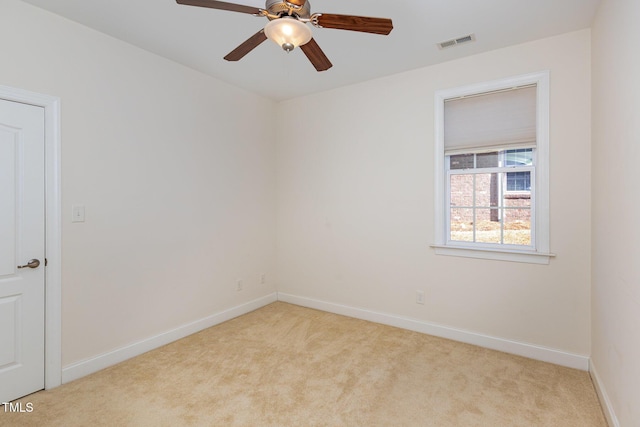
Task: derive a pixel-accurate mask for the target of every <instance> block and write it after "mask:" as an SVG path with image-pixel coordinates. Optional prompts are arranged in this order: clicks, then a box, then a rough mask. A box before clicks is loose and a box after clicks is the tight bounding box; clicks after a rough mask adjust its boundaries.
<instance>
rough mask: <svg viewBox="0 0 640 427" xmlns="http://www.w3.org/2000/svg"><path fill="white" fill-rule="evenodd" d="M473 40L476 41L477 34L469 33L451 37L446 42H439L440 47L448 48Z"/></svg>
mask: <svg viewBox="0 0 640 427" xmlns="http://www.w3.org/2000/svg"><path fill="white" fill-rule="evenodd" d="M473 41H476V36H475V34H469V35H468V36H462V37H458V38H457V39H451V40H447V41H444V42H440V43H438V48H440V49H446V48H449V47H453V46H457V45H459V44H462V43H469V42H473Z"/></svg>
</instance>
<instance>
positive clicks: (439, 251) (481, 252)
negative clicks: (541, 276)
mask: <svg viewBox="0 0 640 427" xmlns="http://www.w3.org/2000/svg"><path fill="white" fill-rule="evenodd" d="M431 247H432V248H434V249H435V251H436V255H446V256H458V257H464V258H479V259H490V260H497V261H511V262H524V263H529V264H549V260H550V259H551V258H553V257H555V256H556V255H555V254H552V253H541V252H533V251H517V250H508V249H492V248H481V247H478V248H471V247H467V246H452V245H447V246H445V245H431Z"/></svg>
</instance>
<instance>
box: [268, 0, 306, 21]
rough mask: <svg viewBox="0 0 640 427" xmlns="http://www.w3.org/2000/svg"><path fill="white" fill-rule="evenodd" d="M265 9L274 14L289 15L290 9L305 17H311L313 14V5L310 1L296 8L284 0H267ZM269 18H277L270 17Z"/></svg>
mask: <svg viewBox="0 0 640 427" xmlns="http://www.w3.org/2000/svg"><path fill="white" fill-rule="evenodd" d="M265 9H266V10H267V11H268V12H269V13H270V14H272V15H288V14H289V11H293V13H294V14H295V15H297V16H298V17H300V18H303V19H309V17H310V16H311V7H310V4H309V2H308V1H307V2H305V4H304V5H303V6H302V7H301V8H300V9H297V10H296V9H293V8H292V7H290V6H289V5H287V3H286V2H285V1H284V0H267V1H266V4H265ZM269 19H270V20H272V19H275V18H271V17H269Z"/></svg>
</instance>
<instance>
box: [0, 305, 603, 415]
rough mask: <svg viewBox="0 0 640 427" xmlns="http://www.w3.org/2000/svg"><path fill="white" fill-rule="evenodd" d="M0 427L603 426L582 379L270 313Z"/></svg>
mask: <svg viewBox="0 0 640 427" xmlns="http://www.w3.org/2000/svg"><path fill="white" fill-rule="evenodd" d="M20 402H22V403H23V405H26V403H27V402H30V403H31V404H32V405H33V412H31V413H3V412H2V411H1V409H2V408H0V425H2V426H38V427H40V426H65V427H73V426H140V427H143V426H367V427H372V426H491V427H494V426H545V427H546V426H562V427H570V426H576V427H578V426H579V427H589V426H593V427H596V426H598V427H601V426H606V422H605V420H604V417H603V414H602V411H601V408H600V406H599V403H598V399H597V397H596V393H595V391H594V388H593V384H592V383H591V379H590V377H589V374H588V373H587V372H583V371H579V370H574V369H569V368H564V367H560V366H556V365H552V364H549V363H544V362H538V361H534V360H530V359H526V358H522V357H518V356H513V355H509V354H505V353H501V352H497V351H493V350H487V349H484V348H480V347H476V346H473V345H467V344H462V343H458V342H454V341H450V340H446V339H442V338H436V337H432V336H429V335H424V334H420V333H417V332H411V331H407V330H403V329H398V328H393V327H389V326H384V325H379V324H376V323H371V322H366V321H362V320H357V319H352V318H348V317H343V316H338V315H335V314H330V313H325V312H321V311H316V310H311V309H307V308H303V307H298V306H294V305H290V304H285V303H281V302H277V303H274V304H271V305H268V306H266V307H263V308H261V309H259V310H257V311H254V312H252V313H249V314H246V315H244V316H241V317H239V318H236V319H233V320H230V321H228V322H225V323H223V324H220V325H218V326H215V327H212V328H209V329H207V330H204V331H202V332H199V333H197V334H194V335H191V336H189V337H187V338H184V339H182V340H180V341H177V342H174V343H172V344H169V345H166V346H164V347H161V348H159V349H156V350H153V351H151V352H148V353H146V354H143V355H141V356H138V357H136V358H134V359H131V360H128V361H126V362H124V363H121V364H118V365H116V366H112V367H110V368H108V369H105V370H103V371H100V372H98V373H95V374H93V375H89V376H87V377H84V378H81V379H79V380H77V381H73V382H71V383H68V384H65V385H63V386H61V387H58V388H56V389H53V390H49V391H42V392H38V393H35V394H32V395H30V396H27V397H25V398H23V399H21V400H20Z"/></svg>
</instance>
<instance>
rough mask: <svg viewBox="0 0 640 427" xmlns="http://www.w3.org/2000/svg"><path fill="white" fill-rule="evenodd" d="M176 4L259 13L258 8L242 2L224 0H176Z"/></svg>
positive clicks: (252, 13)
mask: <svg viewBox="0 0 640 427" xmlns="http://www.w3.org/2000/svg"><path fill="white" fill-rule="evenodd" d="M176 2H177V3H178V4H184V5H187V6H200V7H208V8H211V9H220V10H230V11H232V12H242V13H249V14H251V15H259V14H260V9H258V8H257V7H252V6H245V5H243V4H235V3H227V2H226V1H216V0H176Z"/></svg>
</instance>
